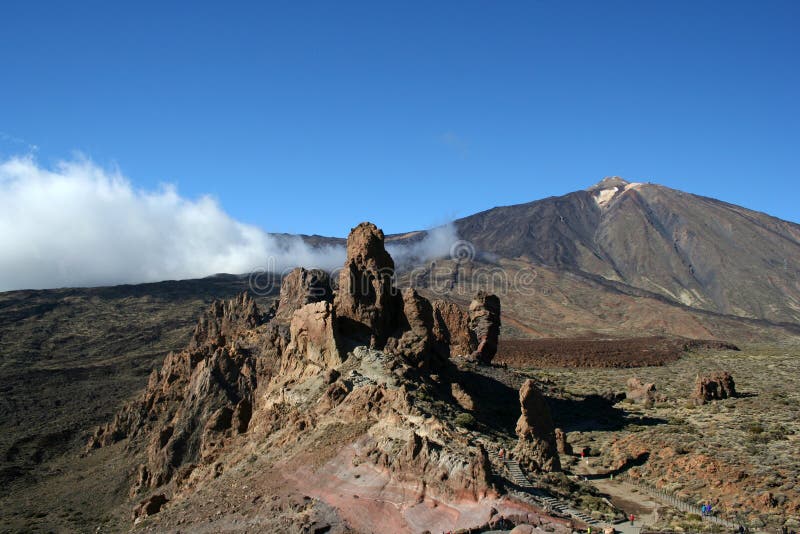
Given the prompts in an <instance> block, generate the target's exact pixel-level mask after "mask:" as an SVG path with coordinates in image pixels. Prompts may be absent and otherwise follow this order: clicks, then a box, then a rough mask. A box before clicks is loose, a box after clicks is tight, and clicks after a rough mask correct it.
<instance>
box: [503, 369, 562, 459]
mask: <svg viewBox="0 0 800 534" xmlns="http://www.w3.org/2000/svg"><path fill="white" fill-rule="evenodd" d="M519 403H520V407H521V409H522V414H521V415H520V416H519V420H517V428H516V430H517V437H518V440H519V441H518V442H517V446H516V447H515V449H514V452H515V456H516V458H517V459H518V460H519V462H520V463H521V464H523V465H525V466H526V467H527V468H528V469H529V470H531V471H534V472H537V471H547V472H549V471H561V462H560V460H559V458H558V446H557V444H556V434H555V425H554V424H553V418H552V417H551V415H550V408H549V407H548V406H547V400H546V399H545V397H544V395H543V394H542V392H541V391H540V390H539V388H538V387H537V386H536V383H535V382H534V381H533V380H531V379H528V380H526V381H525V383H524V384H522V387H521V388H520V390H519Z"/></svg>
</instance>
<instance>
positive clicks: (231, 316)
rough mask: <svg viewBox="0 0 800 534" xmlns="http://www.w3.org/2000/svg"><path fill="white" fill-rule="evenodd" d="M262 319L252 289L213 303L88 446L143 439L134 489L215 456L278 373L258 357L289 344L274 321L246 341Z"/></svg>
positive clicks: (158, 482) (239, 428)
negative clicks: (185, 344)
mask: <svg viewBox="0 0 800 534" xmlns="http://www.w3.org/2000/svg"><path fill="white" fill-rule="evenodd" d="M261 317H262V315H261V313H260V312H259V311H258V308H257V307H256V305H255V303H254V302H253V300H252V299H251V298H250V297H249V296H248V295H246V294H243V295H240V296H239V297H237V298H236V299H233V300H231V301H228V302H219V301H216V302H214V303H213V304H212V305H211V306H210V307H209V310H208V311H207V312H206V314H205V315H204V316H203V317H201V319H200V321H199V322H198V325H197V328H196V329H195V334H194V337H193V339H192V341H191V343H190V346H189V348H187V349H186V350H184V351H182V352H177V353H170V354H168V355H167V357H166V358H165V360H164V365H163V366H162V368H161V370H160V371H153V373H151V375H150V379H149V382H148V384H147V388H146V389H145V391H144V392H143V393H142V395H141V396H140V397H139V398H138V399H134V400H133V401H131V402H129V403H128V404H127V405H125V406H124V407H123V408H122V410H120V412H119V413H117V415H116V416H115V417H114V420H113V421H112V422H110V423H108V424H107V425H104V426H102V427H100V428H98V429H97V431H96V432H95V434H94V435H93V436H92V438H91V439H90V441H89V444H88V448H89V449H92V448H96V447H101V446H105V445H108V444H111V443H114V442H117V441H120V440H122V439H125V438H128V439H130V440H137V441H138V440H145V443H146V452H147V455H146V457H147V462H146V463H145V464H142V465H141V466H140V467H139V470H138V473H137V479H136V482H135V484H134V488H133V490H132V492H133V493H137V492H138V491H141V490H146V489H147V488H152V487H158V486H161V485H163V484H165V483H167V482H169V481H170V480H171V479H172V478H173V477H174V476H175V475H176V474H178V472H179V471H181V470H182V473H181V476H186V475H188V474H189V472H190V471H191V469H192V467H191V466H193V465H196V464H197V463H200V462H203V461H206V462H208V461H210V460H212V459H213V457H214V455H215V451H216V450H217V449H219V448H221V447H222V446H223V444H224V442H225V440H226V439H228V438H230V437H231V436H233V435H234V434H238V433H243V432H246V431H247V428H248V425H249V419H250V416H251V413H252V405H253V402H254V398H255V390H256V388H257V387H258V383H259V381H260V380H265V381H266V380H268V379H269V377H270V376H271V373H272V370H271V369H269V368H268V366H264V363H265V362H264V361H263V360H262V359H261V358H259V357H258V356H259V355H260V354H267V353H269V352H272V353H273V354H277V351H278V350H279V348H280V347H281V346H282V344H283V343H284V340H283V339H282V338H281V336H280V335H278V334H276V333H275V327H272V328H265V330H264V333H263V335H262V336H259V339H258V348H256V347H255V346H252V345H249V344H248V337H249V335H250V333H251V332H252V331H253V329H254V328H255V327H257V326H259V324H260V320H261Z"/></svg>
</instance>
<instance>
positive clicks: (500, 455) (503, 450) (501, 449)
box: [497, 447, 506, 460]
mask: <svg viewBox="0 0 800 534" xmlns="http://www.w3.org/2000/svg"><path fill="white" fill-rule="evenodd" d="M505 453H506V450H505V449H503V448H502V447H501V448H500V452H498V453H497V455H498V456H499V457H500V459H501V460H502V459H503V455H505Z"/></svg>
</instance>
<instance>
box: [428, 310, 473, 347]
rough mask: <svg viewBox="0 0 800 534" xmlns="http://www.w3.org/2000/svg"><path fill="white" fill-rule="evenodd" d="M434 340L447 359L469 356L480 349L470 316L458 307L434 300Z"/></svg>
mask: <svg viewBox="0 0 800 534" xmlns="http://www.w3.org/2000/svg"><path fill="white" fill-rule="evenodd" d="M432 305H433V340H434V346H435V348H436V350H437V352H439V353H440V354H443V355H445V356H446V357H451V356H469V355H471V354H472V353H473V352H475V350H476V349H477V348H478V342H477V338H476V337H475V333H474V332H473V331H472V329H471V328H470V322H469V315H468V314H466V313H464V311H463V310H462V309H461V308H459V307H458V305H456V304H454V303H452V302H447V301H444V300H434V301H433V302H432Z"/></svg>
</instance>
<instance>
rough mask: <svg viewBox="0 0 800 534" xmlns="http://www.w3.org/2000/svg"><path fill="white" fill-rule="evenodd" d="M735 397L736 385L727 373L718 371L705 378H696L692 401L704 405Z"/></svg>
mask: <svg viewBox="0 0 800 534" xmlns="http://www.w3.org/2000/svg"><path fill="white" fill-rule="evenodd" d="M735 396H736V384H735V383H734V381H733V377H732V376H731V374H730V373H729V372H727V371H718V372H715V373H711V374H710V375H706V376H702V377H701V376H698V377H697V381H696V383H695V388H694V392H693V393H692V400H694V401H695V402H696V403H698V404H705V403H706V402H709V401H713V400H721V399H727V398H729V397H735Z"/></svg>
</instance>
